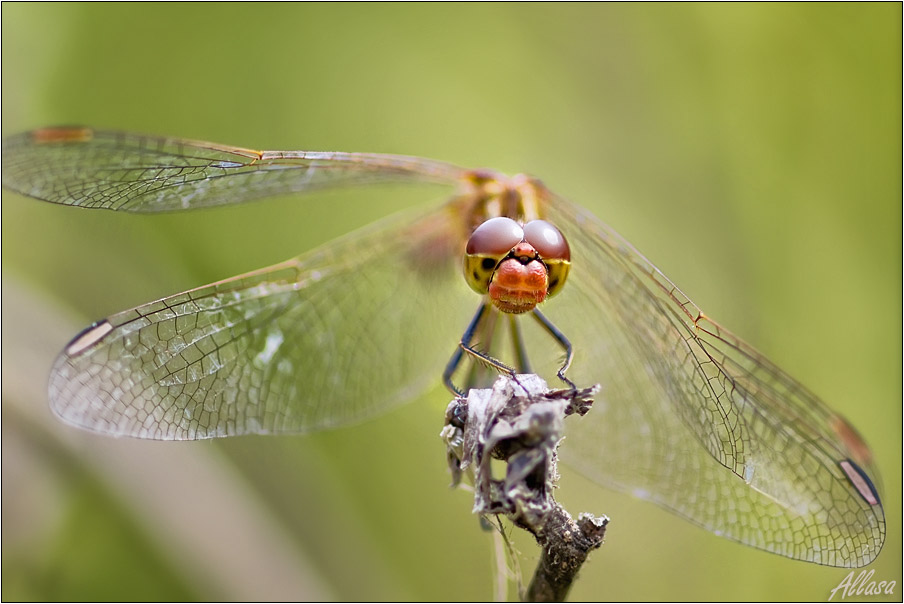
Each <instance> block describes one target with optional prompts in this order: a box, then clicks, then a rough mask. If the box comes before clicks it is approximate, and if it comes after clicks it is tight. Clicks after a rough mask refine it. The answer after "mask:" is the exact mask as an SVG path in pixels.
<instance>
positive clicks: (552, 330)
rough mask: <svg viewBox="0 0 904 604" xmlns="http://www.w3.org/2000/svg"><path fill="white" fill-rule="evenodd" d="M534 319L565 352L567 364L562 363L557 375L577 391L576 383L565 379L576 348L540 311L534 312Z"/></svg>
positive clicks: (535, 310)
mask: <svg viewBox="0 0 904 604" xmlns="http://www.w3.org/2000/svg"><path fill="white" fill-rule="evenodd" d="M533 315H534V318H535V319H537V321H538V322H539V323H540V325H542V326H543V329H545V330H546V331H547V332H548V333H549V335H551V336H552V337H553V338H555V340H556V342H558V343H559V345H560V346H561V347H562V348H563V349H564V350H565V362H564V363H562V367H561V368H560V369H559V371H558V372H556V375H557V376H559V379H560V380H562V381H563V382H565V383H566V384H568V386H569V387H570V388H571V389H572V390H577V386H575V384H574V382H572V381H571V380H569V379H568V378H567V377H565V372H566V371H568V368H569V367H571V361H573V360H574V348H573V347H572V346H571V342H569V341H568V338H566V337H565V334H563V333H562V332H561V331H559V328H558V327H556V326H555V325H553V323H552V321H550V320H549V319H547V318H546V316H545V315H544V314H543V313H541V312H540V311H539V309H536V308H535V309H534V310H533Z"/></svg>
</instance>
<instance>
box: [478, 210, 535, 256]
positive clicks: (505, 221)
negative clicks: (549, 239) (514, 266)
mask: <svg viewBox="0 0 904 604" xmlns="http://www.w3.org/2000/svg"><path fill="white" fill-rule="evenodd" d="M523 239H524V230H523V229H522V228H521V225H520V224H518V223H517V222H515V221H514V220H512V219H511V218H506V217H505V216H498V217H496V218H490V219H489V220H487V221H486V222H484V223H483V224H482V225H480V226H479V227H477V228H476V229H474V232H473V233H471V238H470V239H468V248H467V253H468V254H469V255H472V254H474V255H480V256H491V257H495V258H502V256H505V255H506V254H508V253H509V252H510V251H511V250H512V248H513V247H515V246H516V245H518V244H519V243H521V241H522V240H523Z"/></svg>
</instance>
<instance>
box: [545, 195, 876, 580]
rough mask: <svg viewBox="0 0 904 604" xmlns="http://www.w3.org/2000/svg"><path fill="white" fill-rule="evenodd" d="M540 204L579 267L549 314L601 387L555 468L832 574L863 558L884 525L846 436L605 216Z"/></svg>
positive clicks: (868, 471)
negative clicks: (603, 219) (566, 466)
mask: <svg viewBox="0 0 904 604" xmlns="http://www.w3.org/2000/svg"><path fill="white" fill-rule="evenodd" d="M549 201H550V202H549V204H548V210H549V219H550V220H551V221H553V222H555V223H556V224H558V226H559V228H561V230H562V231H563V232H564V233H566V236H567V237H568V238H569V242H570V243H571V246H572V258H573V259H574V263H573V267H572V273H571V275H570V277H569V284H568V287H567V288H566V289H565V291H564V292H563V293H562V294H561V295H560V296H557V297H556V298H555V299H554V300H552V301H550V302H549V304H548V305H547V306H546V307H545V309H544V312H545V313H546V314H547V316H548V317H549V318H550V319H551V320H553V321H554V322H555V323H556V325H557V326H558V327H559V328H560V329H561V330H562V331H563V332H564V333H565V334H566V335H567V336H568V337H569V338H570V339H571V340H572V343H573V344H574V347H575V351H576V354H575V361H574V365H573V366H572V369H571V371H570V372H569V375H570V376H571V377H572V379H574V380H575V381H577V383H579V384H588V383H597V382H598V383H600V384H601V385H602V391H601V393H600V395H598V397H597V402H596V403H595V405H594V408H593V410H592V411H591V412H590V413H589V414H588V415H587V416H585V417H584V418H582V419H581V420H580V421H581V423H580V424H578V426H577V427H576V428H575V427H574V426H572V427H571V428H569V432H568V442H567V446H565V447H563V449H562V451H561V454H562V457H563V459H564V460H565V461H566V462H567V463H569V464H570V465H571V466H573V467H575V468H577V469H579V470H580V471H581V472H582V473H584V474H585V475H587V476H588V477H590V478H592V479H594V480H595V481H597V482H599V483H600V484H603V485H605V486H609V487H613V488H616V489H619V490H623V491H627V492H629V493H633V494H634V495H635V496H638V497H640V498H642V499H646V500H649V501H652V502H655V503H657V504H659V505H661V506H662V507H664V508H667V509H669V510H671V511H672V512H674V513H676V514H678V515H680V516H682V517H684V518H686V519H688V520H690V521H692V522H694V523H696V524H698V525H701V526H703V527H705V528H707V529H708V530H710V531H712V532H714V533H716V534H719V535H723V536H726V537H729V538H731V539H734V540H737V541H740V542H742V543H745V544H748V545H752V546H754V547H758V548H761V549H764V550H768V551H771V552H775V553H778V554H782V555H785V556H789V557H791V558H798V559H802V560H809V561H811V562H816V563H819V564H827V565H832V566H846V567H850V566H862V565H865V564H868V563H869V562H870V561H872V560H873V559H874V558H875V557H876V555H877V554H878V553H879V550H880V549H881V547H882V544H883V541H884V538H885V520H884V513H883V510H882V506H881V504H880V503H879V500H878V494H877V493H876V490H875V488H874V487H873V483H872V482H871V481H870V478H869V477H870V476H872V477H873V478H877V474H876V471H875V468H873V467H872V464H871V458H870V455H869V450H868V449H867V447H866V445H865V444H864V443H863V441H862V440H861V439H860V438H859V436H857V434H856V432H854V430H853V428H851V427H850V426H849V424H847V423H846V422H845V421H844V419H842V418H841V417H840V416H838V415H837V414H835V413H833V412H832V411H831V410H829V409H828V408H827V407H826V406H825V404H824V403H822V402H821V401H820V400H819V399H817V398H816V397H815V396H814V395H813V394H812V393H810V392H809V391H808V390H806V389H805V388H804V387H803V386H801V385H800V384H798V383H797V382H796V381H795V380H794V379H793V378H791V377H790V376H788V375H787V374H786V373H784V372H783V371H781V370H780V369H779V368H777V367H776V366H775V365H773V364H772V363H770V362H769V361H768V360H767V359H765V358H764V357H763V356H761V355H760V354H758V353H757V352H756V351H754V350H753V349H752V348H751V347H750V346H748V345H746V344H745V343H743V342H742V341H740V340H739V339H737V338H736V337H735V336H733V335H731V334H730V333H729V332H727V331H726V330H725V329H724V328H722V327H720V326H719V325H718V324H716V323H715V322H714V321H712V320H710V319H709V318H708V317H706V316H705V315H703V313H702V312H700V310H699V309H698V308H697V307H696V306H695V305H694V304H693V303H692V302H691V301H690V300H688V299H687V298H686V297H685V296H684V295H683V294H682V293H681V292H680V291H679V290H678V289H677V288H676V287H675V286H674V285H673V284H672V283H671V282H670V281H669V280H668V279H667V278H666V277H665V276H664V275H662V273H660V272H659V271H658V269H656V268H655V267H654V266H653V265H652V264H650V263H649V262H648V261H647V260H646V259H645V258H644V257H643V256H641V255H640V254H639V253H638V252H637V251H636V250H635V249H634V248H633V247H632V246H631V245H630V244H629V243H627V242H626V241H625V240H624V239H622V238H621V237H620V236H619V235H617V234H616V233H615V232H614V231H612V230H611V229H610V228H609V227H607V226H606V225H605V224H603V223H602V222H601V221H600V220H599V219H597V218H596V217H594V216H593V215H592V214H590V213H589V212H587V211H585V210H582V209H580V208H577V207H575V206H573V205H571V204H569V203H568V202H566V201H564V200H561V199H550V200H549Z"/></svg>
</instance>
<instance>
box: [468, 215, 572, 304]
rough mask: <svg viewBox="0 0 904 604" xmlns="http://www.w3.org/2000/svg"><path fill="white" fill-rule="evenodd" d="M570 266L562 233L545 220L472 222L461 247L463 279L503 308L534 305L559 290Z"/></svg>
mask: <svg viewBox="0 0 904 604" xmlns="http://www.w3.org/2000/svg"><path fill="white" fill-rule="evenodd" d="M570 266H571V251H570V249H569V247H568V242H567V241H565V237H564V236H563V235H562V233H561V232H560V231H559V230H558V229H557V228H556V227H554V226H553V225H552V224H550V223H548V222H546V221H544V220H533V221H531V222H528V223H527V224H526V225H524V226H521V225H520V224H518V222H516V221H514V220H512V219H511V218H506V217H496V218H491V219H489V220H487V221H486V222H484V223H483V224H481V225H480V226H479V227H477V228H476V229H475V230H474V232H473V233H472V234H471V238H470V239H469V240H468V246H467V249H466V252H465V262H464V270H465V280H466V281H467V282H468V285H470V286H471V289H473V290H474V291H476V292H477V293H479V294H489V296H490V299H491V300H492V301H493V304H494V305H495V306H496V307H497V308H498V309H499V310H501V311H503V312H507V313H515V314H517V313H523V312H527V311H530V310H533V308H534V307H536V306H537V304H539V303H540V302H543V300H545V299H546V298H547V297H548V296H553V295H555V294H556V293H558V292H559V290H561V288H562V285H564V283H565V279H566V277H567V276H568V270H569V268H570Z"/></svg>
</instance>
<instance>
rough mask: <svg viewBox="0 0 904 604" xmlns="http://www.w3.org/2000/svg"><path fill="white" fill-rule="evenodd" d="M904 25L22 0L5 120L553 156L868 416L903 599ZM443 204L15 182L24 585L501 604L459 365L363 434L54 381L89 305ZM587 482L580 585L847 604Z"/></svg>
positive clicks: (867, 18)
mask: <svg viewBox="0 0 904 604" xmlns="http://www.w3.org/2000/svg"><path fill="white" fill-rule="evenodd" d="M901 16H902V15H901V5H900V4H897V3H892V4H865V5H864V4H858V5H850V4H832V5H812V4H806V5H801V4H793V5H776V4H755V5H750V4H743V5H715V6H713V5H693V4H691V5H685V4H682V5H661V4H653V5H626V4H617V5H559V4H557V5H542V4H541V5H536V4H531V5H519V4H505V5H460V4H455V5H431V6H425V5H407V4H406V5H400V4H393V5H371V4H368V5H347V4H336V5H320V4H314V5H311V4H291V5H282V4H280V5H266V4H254V5H251V4H229V5H222V4H203V5H191V4H165V5H128V6H126V5H111V4H90V5H73V4H66V5H47V4H40V5H36V4H10V3H4V4H3V5H2V85H3V88H2V95H3V97H2V98H3V103H2V115H3V124H2V125H3V134H4V135H9V134H12V133H13V132H16V131H20V130H24V129H28V128H33V127H39V126H45V125H53V124H73V123H75V124H87V125H92V126H96V127H105V128H118V129H129V130H136V131H141V132H149V133H155V134H170V135H177V136H184V137H191V138H196V139H202V140H204V139H206V140H213V141H217V142H223V143H229V144H235V145H242V146H249V147H256V148H273V149H314V150H344V151H376V152H390V153H404V154H411V155H423V156H427V157H433V158H437V159H444V160H448V161H452V162H456V163H460V164H463V165H466V166H472V167H479V166H486V167H492V168H496V169H500V170H504V171H509V172H520V171H524V172H529V173H532V174H535V175H537V176H540V177H542V178H543V179H544V180H545V182H546V183H547V184H548V185H550V186H551V187H552V188H553V189H554V190H556V191H558V192H560V193H562V194H563V195H566V196H568V197H570V198H572V199H573V200H575V201H577V202H578V203H580V204H583V205H585V206H587V207H589V208H591V209H592V210H593V211H594V212H595V213H596V214H597V215H599V216H600V217H601V218H603V220H605V221H606V222H608V223H609V224H611V225H613V226H614V227H615V228H616V229H617V230H618V231H619V232H621V233H622V234H623V235H625V236H626V237H627V238H628V239H629V240H630V241H632V242H633V243H634V244H635V245H636V246H637V247H638V248H639V249H641V250H642V251H643V252H644V253H645V254H646V255H647V256H648V257H649V258H650V259H651V260H652V261H653V262H655V263H656V264H657V265H658V266H659V267H660V268H661V269H662V270H663V271H664V272H665V273H666V274H667V275H669V276H670V278H671V279H672V280H674V281H675V282H676V283H677V284H678V285H679V286H680V287H681V288H682V289H683V290H684V291H685V292H686V293H687V294H688V295H689V296H690V297H691V298H692V299H693V300H694V301H695V302H696V303H697V304H698V305H700V306H701V307H702V308H704V309H705V310H706V311H707V313H708V314H709V315H711V316H713V317H715V318H716V319H718V320H719V321H720V322H722V323H724V324H726V325H728V326H729V327H730V328H731V329H732V330H733V331H735V332H736V333H737V334H739V335H741V336H742V337H744V338H745V339H747V340H748V341H750V342H751V343H752V344H754V345H755V346H756V347H758V348H760V349H761V350H762V351H763V352H765V353H766V354H768V355H769V356H770V357H771V358H772V359H774V360H775V361H776V362H777V363H778V364H779V365H780V366H782V367H784V368H786V369H787V370H788V371H789V372H790V373H791V374H792V375H794V376H796V377H797V378H798V379H799V380H800V381H802V382H803V383H804V384H806V385H807V386H809V387H810V388H811V389H813V390H814V391H815V392H817V393H818V394H820V395H821V396H822V397H824V398H825V399H826V401H827V402H828V403H829V404H830V405H831V406H833V407H834V408H836V409H838V410H839V411H840V412H841V413H843V414H844V415H845V416H846V417H848V418H849V419H850V420H851V421H852V422H853V423H854V425H856V426H857V428H858V429H859V430H860V431H861V432H862V433H863V434H864V436H865V437H866V439H867V440H868V442H869V443H870V445H871V446H872V447H873V449H874V452H875V454H876V457H877V459H878V464H879V467H880V469H881V472H882V474H883V482H884V494H885V506H886V508H885V509H886V514H887V520H888V538H887V541H886V544H885V549H884V550H883V552H882V553H881V554H880V556H879V558H878V560H877V561H876V562H874V563H873V565H872V567H871V568H874V569H875V571H876V574H875V575H874V577H873V578H874V579H876V580H894V581H897V582H898V587H897V589H896V593H895V595H894V596H883V597H882V598H863V599H868V600H870V601H876V600H877V599H895V600H900V599H901V580H902V576H901V568H902V559H901V550H902V542H901V536H902V532H901V520H902V518H901V475H902V470H901V457H902V451H901V442H902V416H901V409H902V391H901V386H902V379H901V376H902V369H901V366H902V365H901V363H902V359H901V350H902V345H901V333H902V325H901V316H902V313H901V289H902V282H901V275H902V266H901V250H902V244H901V232H902V228H901V207H902V206H901V161H902V158H901ZM436 195H437V194H436V192H434V191H427V192H426V193H425V192H424V191H421V190H417V191H409V190H397V189H386V188H381V189H379V190H375V191H369V190H368V191H360V190H359V191H351V192H348V193H338V194H332V193H331V194H329V195H326V196H323V197H322V198H317V197H307V198H303V199H301V200H299V199H290V198H286V199H279V200H274V201H272V202H267V203H256V204H248V205H247V206H245V207H233V208H224V209H220V210H216V211H202V212H198V213H194V214H191V213H190V214H178V215H169V216H150V217H136V216H118V215H116V214H114V213H109V214H107V213H102V212H87V211H79V210H73V209H67V208H61V207H53V206H50V205H49V204H47V205H45V204H41V203H37V202H34V201H31V200H28V199H25V198H22V197H19V196H16V195H13V194H8V193H4V194H3V203H2V235H3V237H2V266H3V298H2V300H3V315H2V318H3V325H2V327H3V329H2V352H3V354H2V362H3V367H2V369H3V382H2V384H3V389H2V394H3V401H2V402H3V406H2V410H3V416H2V427H3V456H2V462H3V468H2V476H3V491H2V493H3V518H2V519H3V533H2V536H3V541H2V546H3V549H2V571H3V575H2V598H3V600H6V601H9V600H29V599H34V600H156V599H163V600H183V599H229V600H241V599H260V600H273V599H277V600H278V599H343V600H396V599H401V600H409V599H410V600H448V599H453V600H459V599H481V600H482V599H487V598H490V597H492V594H493V592H492V584H493V574H492V568H493V562H492V557H491V549H492V540H491V538H490V536H489V535H488V534H487V533H484V532H482V531H481V530H480V528H479V527H478V523H477V521H476V519H475V518H474V517H473V516H471V514H470V509H471V500H470V495H469V494H468V493H466V492H463V491H450V490H449V489H448V488H447V484H448V480H449V479H448V475H447V474H446V470H445V469H444V459H443V456H444V453H443V447H442V444H441V442H440V440H439V438H438V437H437V434H438V432H439V429H440V425H441V417H442V409H443V406H444V405H445V403H446V402H447V399H448V395H447V394H445V393H444V392H443V391H442V389H441V388H439V387H437V388H436V389H435V390H434V391H433V392H431V393H429V394H428V395H427V396H425V397H423V399H421V400H418V401H417V402H416V403H415V404H410V405H407V406H405V407H402V408H401V409H399V410H398V411H395V412H393V413H391V414H389V415H387V416H385V417H383V418H381V419H379V420H376V421H373V422H369V423H367V424H364V425H361V426H357V427H353V428H349V429H343V430H337V431H334V432H329V433H322V434H316V435H313V436H309V437H303V438H302V437H299V438H258V437H247V438H238V439H232V440H228V441H222V442H215V443H211V442H201V443H153V442H151V443H147V442H134V441H128V440H116V439H110V438H104V437H99V436H94V435H90V434H86V433H82V432H79V431H77V430H74V429H70V428H68V427H65V426H63V425H61V424H59V423H57V422H56V421H55V420H54V419H53V418H52V416H51V414H50V411H49V409H48V407H47V402H46V394H45V383H46V379H47V375H48V372H49V369H50V365H51V363H52V360H53V358H54V355H55V354H56V352H57V351H58V350H60V349H61V348H62V346H63V345H64V344H65V343H66V342H67V340H68V339H69V338H70V337H71V336H72V335H73V334H74V333H75V332H76V331H77V330H78V329H80V328H81V327H83V326H85V325H87V324H88V323H89V322H90V321H91V320H94V319H96V318H98V317H102V316H105V315H107V314H110V313H112V312H114V311H118V310H121V309H124V308H127V307H131V306H134V305H137V304H139V303H142V302H146V301H148V300H152V299H156V298H159V297H161V296H163V295H165V294H169V293H173V292H176V291H181V290H184V289H188V288H190V287H193V286H197V285H200V284H203V283H207V282H210V281H213V280H216V279H221V278H225V277H228V276H231V275H234V274H238V273H240V272H243V271H247V270H251V269H255V268H258V267H261V266H265V265H267V264H272V263H275V262H277V261H281V260H284V259H286V258H288V257H291V256H294V255H296V254H298V253H299V252H302V251H304V250H306V249H309V248H312V247H314V246H316V245H318V244H321V243H324V242H326V241H329V240H330V239H332V238H334V237H336V236H338V235H340V234H342V233H345V232H348V231H350V230H352V229H354V228H356V227H358V226H361V225H363V224H366V223H368V222H370V221H372V220H374V219H376V218H378V217H380V216H383V215H385V214H387V213H389V212H391V211H393V210H395V209H398V208H401V207H404V206H407V205H411V204H415V203H427V204H429V203H435V202H437V201H439V198H438V197H437V196H436ZM318 200H320V201H318ZM563 295H567V289H566V292H565V293H564V294H563ZM452 345H453V343H452V342H450V346H452ZM440 371H441V368H437V373H438V374H439V372H440ZM437 381H439V380H438V379H437ZM564 474H565V475H564V477H563V483H562V484H563V488H562V489H560V496H561V498H562V499H564V501H565V503H566V505H567V507H569V509H571V511H572V512H575V513H576V512H578V511H592V512H595V513H607V514H609V515H610V516H611V517H612V519H613V520H612V524H611V525H610V530H609V534H608V535H607V542H606V544H605V545H604V546H603V548H602V549H601V550H600V551H598V552H596V553H594V554H593V555H592V557H591V559H590V562H589V563H588V565H587V566H585V568H584V570H583V572H582V575H581V577H580V580H579V581H578V583H577V585H576V587H575V588H574V590H573V592H572V599H574V600H599V599H606V600H650V599H652V600H657V599H668V600H692V601H696V600H704V601H705V600H722V599H727V600H773V599H779V600H786V599H787V600H822V599H824V598H827V597H828V595H829V591H830V590H831V589H832V588H833V587H834V586H836V585H837V584H838V583H839V582H840V581H841V580H842V579H843V578H844V577H845V575H847V571H844V570H838V569H829V568H823V567H818V566H814V565H810V564H805V563H801V562H794V561H790V560H787V559H783V558H780V557H778V556H774V555H769V554H765V553H762V552H759V551H755V550H753V549H751V548H747V547H743V546H740V545H737V544H734V543H731V542H728V541H726V540H723V539H719V538H717V537H715V536H713V535H711V534H709V533H707V532H705V531H703V530H700V529H698V528H696V527H693V526H691V525H690V524H688V523H686V522H684V521H682V520H679V519H677V518H675V517H672V516H671V515H669V514H668V513H666V512H663V511H661V510H659V509H658V508H656V507H654V506H652V505H650V504H645V503H640V502H637V501H635V500H632V499H631V498H629V497H626V496H624V495H620V494H616V493H610V492H608V491H604V490H602V489H599V488H597V487H595V486H594V485H591V484H586V483H585V482H582V481H581V480H580V479H579V478H577V477H574V476H572V475H571V474H570V473H569V472H568V470H567V468H566V469H564ZM518 543H519V547H520V548H521V550H522V551H523V552H524V554H525V558H526V559H525V560H524V561H523V562H522V564H523V565H524V566H525V571H526V573H527V574H528V575H529V572H530V570H531V568H532V564H533V562H532V561H533V559H534V557H535V547H534V546H533V544H531V543H530V542H529V541H527V540H523V539H522V540H519V541H518ZM837 598H838V596H836V599H837ZM849 600H850V599H849Z"/></svg>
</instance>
